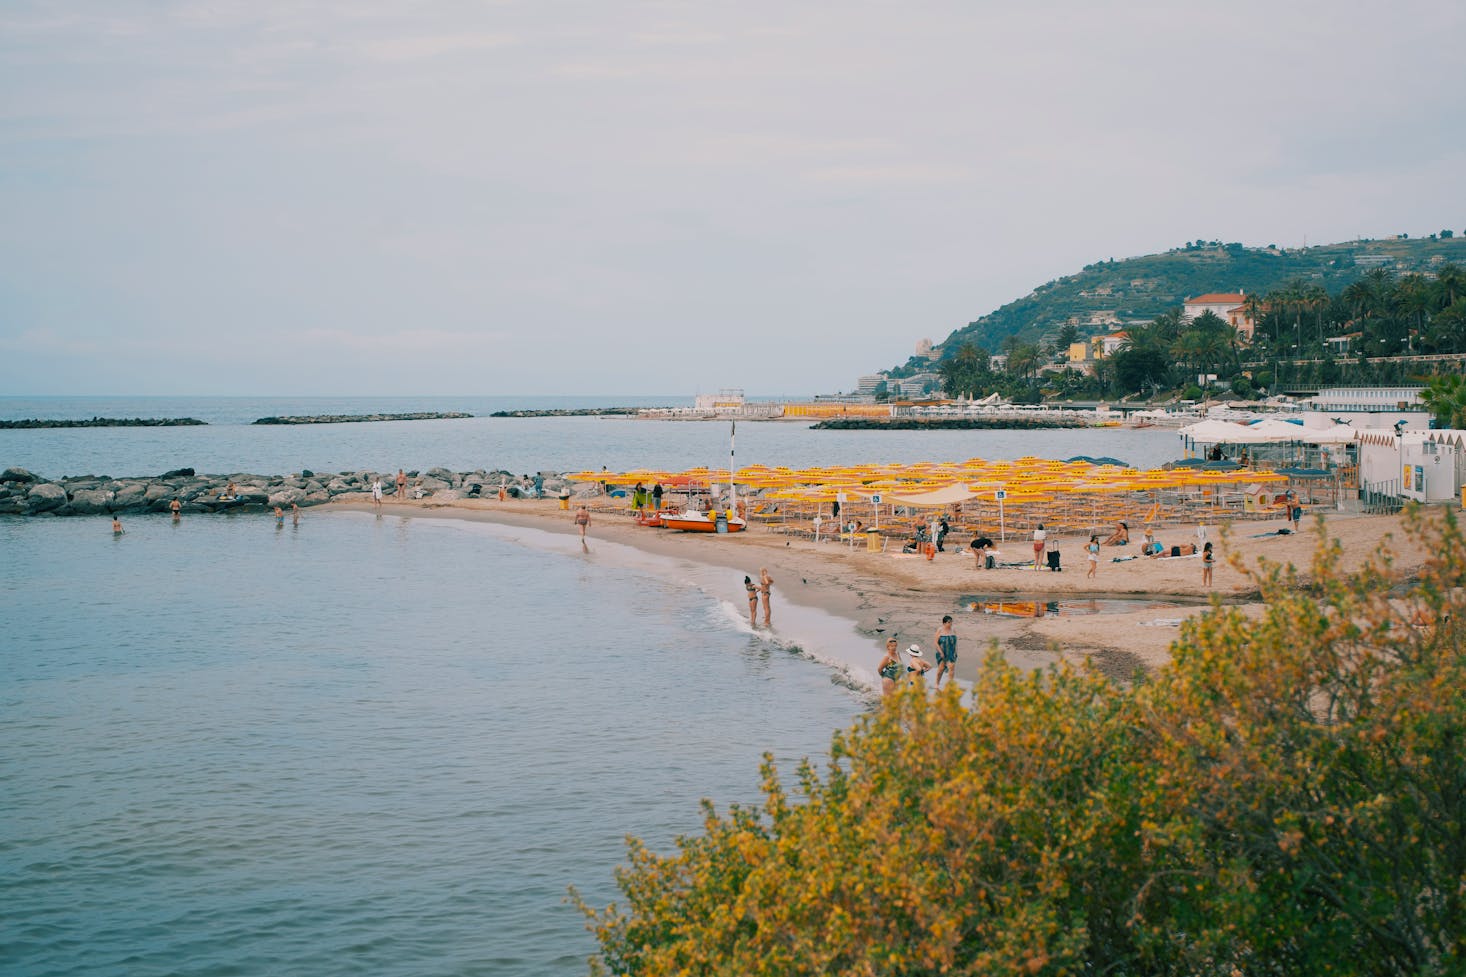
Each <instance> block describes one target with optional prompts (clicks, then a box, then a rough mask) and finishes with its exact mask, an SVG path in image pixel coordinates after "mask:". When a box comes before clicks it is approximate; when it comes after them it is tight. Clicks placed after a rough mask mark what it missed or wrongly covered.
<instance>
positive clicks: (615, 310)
mask: <svg viewBox="0 0 1466 977" xmlns="http://www.w3.org/2000/svg"><path fill="white" fill-rule="evenodd" d="M1463 51H1466V4H1462V3H1460V2H1459V0H1401V2H1396V3H1391V4H1379V3H1376V2H1358V0H1335V2H1328V3H1319V2H1308V0H1303V2H1278V0H1269V2H1265V3H1264V2H1253V0H1236V2H1233V0H1229V2H1226V3H1219V2H1213V3H1209V4H1189V3H1188V4H1178V3H1174V2H1165V3H1162V2H1148V0H1135V2H1126V3H1123V4H1116V3H1101V2H1094V0H1090V2H1084V3H1074V2H1067V0H1053V2H1049V0H1032V2H1025V3H1015V2H1004V3H996V2H988V0H966V2H953V3H944V2H923V0H907V2H902V3H870V2H862V0H844V2H841V3H833V2H820V3H800V2H790V0H778V2H769V0H744V2H739V3H733V2H728V0H705V2H696V0H694V2H617V0H596V2H577V0H567V2H555V0H537V2H522V3H521V2H492V0H475V2H442V3H404V2H401V0H325V2H318V3H313V2H291V3H284V2H275V0H240V2H230V0H210V2H186V3H178V2H167V0H66V2H62V0H56V2H29V0H5V3H4V4H0V394H11V395H44V394H72V395H76V394H184V395H204V394H220V395H282V396H283V395H308V394H320V395H333V396H336V395H368V394H392V395H428V394H453V395H492V394H504V395H530V394H626V395H632V394H677V395H685V396H691V395H692V394H694V393H697V392H709V391H713V390H717V389H719V388H723V387H741V388H743V389H745V390H746V391H748V393H749V394H751V395H779V394H782V395H790V396H804V395H809V394H813V393H831V392H835V391H840V390H849V389H851V388H852V387H853V386H854V384H855V381H856V378H857V377H858V376H860V375H861V374H867V373H871V372H874V371H875V370H877V369H880V368H883V367H888V366H893V365H896V364H899V363H903V362H905V360H906V358H907V357H908V356H909V355H910V354H911V353H912V352H913V351H914V349H915V346H916V343H917V341H918V340H920V339H922V338H930V339H932V340H934V341H937V342H940V341H941V340H942V339H943V338H945V337H946V336H947V334H948V333H950V332H951V331H952V330H953V329H956V328H959V327H961V326H962V325H965V324H966V323H967V322H969V321H971V320H973V319H976V318H977V317H979V316H981V315H984V314H986V313H988V312H990V311H992V310H993V309H995V308H997V307H998V306H1000V305H1002V304H1004V303H1005V302H1008V301H1010V300H1012V299H1014V298H1017V297H1019V296H1021V295H1023V294H1026V293H1027V292H1028V291H1030V290H1031V289H1032V288H1033V287H1034V286H1036V285H1039V284H1042V283H1043V282H1045V281H1048V280H1050V279H1053V278H1055V277H1058V276H1061V275H1065V274H1069V273H1072V272H1075V271H1077V270H1079V269H1080V268H1081V267H1082V266H1083V265H1085V264H1088V263H1090V262H1093V261H1096V260H1101V259H1105V258H1110V257H1115V258H1120V257H1126V256H1131V255H1139V254H1148V253H1154V252H1158V251H1164V250H1166V249H1168V248H1171V247H1176V246H1179V245H1182V244H1184V243H1185V242H1187V241H1189V240H1192V239H1196V238H1201V239H1206V240H1221V241H1240V242H1242V243H1244V244H1249V245H1267V244H1279V245H1284V246H1298V245H1302V244H1304V243H1315V244H1317V243H1329V242H1335V241H1345V240H1353V239H1356V238H1359V237H1384V236H1387V235H1389V234H1395V233H1401V232H1404V233H1409V234H1411V235H1412V236H1414V235H1424V234H1430V233H1432V232H1435V231H1439V230H1441V229H1442V228H1453V229H1454V230H1455V231H1456V233H1457V234H1460V233H1462V231H1463V229H1466V179H1463V174H1466V54H1463ZM1218 284H1219V286H1221V285H1227V284H1228V283H1218Z"/></svg>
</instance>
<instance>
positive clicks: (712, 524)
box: [661, 512, 748, 533]
mask: <svg viewBox="0 0 1466 977" xmlns="http://www.w3.org/2000/svg"><path fill="white" fill-rule="evenodd" d="M661 517H662V525H663V526H664V527H666V528H667V529H678V530H681V531H682V532H684V533H717V532H723V533H741V532H743V530H745V529H747V528H748V524H747V523H746V522H744V521H743V520H742V519H739V518H738V517H737V516H728V515H726V514H716V513H710V512H663V513H661ZM719 526H722V528H721V529H719V528H718V527H719Z"/></svg>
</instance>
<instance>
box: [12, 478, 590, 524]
mask: <svg viewBox="0 0 1466 977" xmlns="http://www.w3.org/2000/svg"><path fill="white" fill-rule="evenodd" d="M540 477H541V479H542V491H543V494H544V495H545V496H549V497H553V496H557V495H559V494H560V492H561V491H562V490H564V489H565V488H567V487H570V486H568V485H567V483H566V482H565V480H564V479H563V478H561V477H560V476H559V475H557V474H554V473H550V472H542V473H541V475H540ZM379 478H380V479H381V481H382V492H383V494H384V495H385V496H386V497H387V498H388V499H391V498H392V496H393V494H394V493H395V492H396V489H397V485H396V479H397V473H396V472H368V471H361V472H337V473H335V474H326V473H318V472H313V471H309V470H305V471H301V472H299V473H298V474H294V475H252V474H248V473H244V472H236V473H234V474H230V475H199V474H196V473H195V472H194V470H193V469H192V468H180V469H177V470H175V471H171V472H164V473H163V474H162V475H157V476H141V477H135V478H112V477H111V476H108V475H72V476H68V477H65V478H60V479H56V480H55V481H51V480H47V479H45V478H41V477H40V476H38V475H36V474H34V473H32V472H28V471H26V470H25V469H24V468H7V469H6V470H5V471H4V472H0V515H15V516H93V515H106V514H111V513H137V512H167V511H168V510H169V507H170V506H171V504H172V502H173V500H174V499H177V500H178V501H179V502H180V503H182V506H183V511H184V512H228V511H239V510H242V511H264V510H267V509H270V508H273V507H274V506H277V505H278V506H281V507H283V508H287V509H288V508H289V507H290V506H291V504H292V503H293V504H295V505H298V506H301V507H302V508H304V507H306V506H313V505H323V504H325V503H327V502H352V501H356V502H361V501H369V500H370V499H371V488H372V482H373V481H374V480H376V479H379ZM407 478H408V483H407V494H408V496H409V497H410V498H416V499H424V498H433V499H439V500H442V501H450V500H454V499H471V498H478V497H485V498H487V497H491V496H494V495H496V494H497V493H498V491H499V486H500V484H504V485H505V486H506V491H507V493H508V494H509V495H511V496H513V497H515V498H523V497H525V496H529V495H532V494H533V492H534V479H533V478H526V477H523V476H519V475H513V474H510V473H509V472H504V471H487V470H483V469H480V470H478V471H472V472H452V471H449V470H448V469H446V468H429V469H427V470H426V471H421V472H417V471H414V472H408V473H407ZM231 483H233V485H234V493H233V495H228V494H226V492H227V489H228V487H229V485H230V484H231ZM571 488H572V490H573V487H571ZM581 491H582V492H584V491H592V492H593V491H595V487H594V486H589V487H586V486H582V487H581ZM577 494H579V493H577Z"/></svg>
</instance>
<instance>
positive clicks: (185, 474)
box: [163, 468, 194, 478]
mask: <svg viewBox="0 0 1466 977" xmlns="http://www.w3.org/2000/svg"><path fill="white" fill-rule="evenodd" d="M193 476H194V471H193V469H192V468H175V469H173V470H172V471H171V472H164V473H163V477H164V478H193Z"/></svg>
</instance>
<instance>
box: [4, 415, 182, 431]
mask: <svg viewBox="0 0 1466 977" xmlns="http://www.w3.org/2000/svg"><path fill="white" fill-rule="evenodd" d="M207 423H208V422H207V421H201V420H199V419H198V418H197V417H93V418H90V419H81V420H56V419H54V418H46V417H28V418H24V419H22V420H18V421H0V431H15V430H22V429H29V428H44V427H196V426H202V425H204V424H207Z"/></svg>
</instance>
